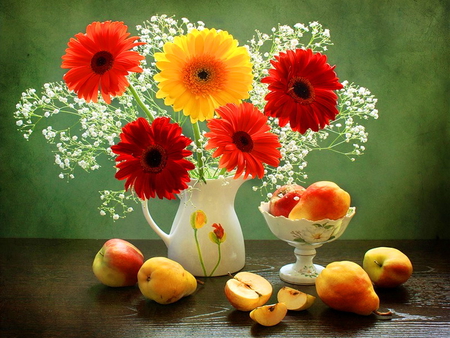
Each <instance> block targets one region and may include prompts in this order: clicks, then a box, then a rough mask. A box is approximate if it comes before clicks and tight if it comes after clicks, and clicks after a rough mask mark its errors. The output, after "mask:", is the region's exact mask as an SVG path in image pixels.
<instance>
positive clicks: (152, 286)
mask: <svg viewBox="0 0 450 338" xmlns="http://www.w3.org/2000/svg"><path fill="white" fill-rule="evenodd" d="M137 277H138V285H139V290H141V292H142V294H143V295H144V296H145V297H147V298H148V299H152V300H154V301H155V302H157V303H159V304H171V303H174V302H176V301H178V300H180V299H181V298H183V297H187V296H190V295H191V294H193V293H194V291H195V290H197V280H196V279H195V277H194V276H193V275H192V274H191V273H190V272H188V271H186V270H185V269H184V268H183V266H182V265H181V264H179V263H178V262H175V261H173V260H171V259H169V258H166V257H152V258H150V259H148V260H147V261H145V263H144V264H143V265H142V267H141V268H140V270H139V272H138V275H137Z"/></svg>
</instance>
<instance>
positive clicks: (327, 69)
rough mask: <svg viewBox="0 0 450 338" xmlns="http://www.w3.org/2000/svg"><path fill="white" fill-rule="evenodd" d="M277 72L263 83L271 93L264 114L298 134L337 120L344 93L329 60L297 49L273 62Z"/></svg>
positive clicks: (270, 71)
mask: <svg viewBox="0 0 450 338" xmlns="http://www.w3.org/2000/svg"><path fill="white" fill-rule="evenodd" d="M271 64H272V66H273V67H274V68H272V69H270V70H269V76H267V77H265V78H263V79H262V80H261V82H263V83H267V84H268V85H269V86H268V89H269V91H270V92H269V93H268V94H267V95H266V97H265V99H266V101H267V104H266V106H265V108H264V113H265V114H266V115H267V116H272V117H277V118H278V119H279V124H280V126H282V127H283V126H285V125H286V124H287V123H289V124H290V127H291V129H292V130H294V131H298V132H300V133H302V134H303V133H305V132H306V131H307V130H308V129H311V130H313V131H318V130H320V129H323V128H325V126H326V125H328V124H329V121H330V120H334V119H335V117H336V115H337V114H338V113H339V111H338V110H337V108H336V105H337V95H336V94H335V93H334V90H338V89H342V85H341V84H340V83H339V79H338V78H337V77H336V73H335V72H334V68H335V67H332V66H330V65H329V64H327V57H326V56H325V55H322V54H320V53H315V54H314V53H313V52H312V50H310V49H308V50H302V49H297V50H295V51H292V50H288V51H286V53H280V54H279V55H277V56H276V57H275V60H272V61H271Z"/></svg>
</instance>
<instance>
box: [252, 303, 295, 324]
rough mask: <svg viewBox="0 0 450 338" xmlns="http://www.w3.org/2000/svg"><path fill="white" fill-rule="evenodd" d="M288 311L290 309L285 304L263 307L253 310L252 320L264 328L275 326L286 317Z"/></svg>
mask: <svg viewBox="0 0 450 338" xmlns="http://www.w3.org/2000/svg"><path fill="white" fill-rule="evenodd" d="M287 311H288V309H287V307H286V304H284V303H276V304H273V305H263V306H259V307H257V308H256V309H254V310H252V311H251V312H250V318H251V319H253V320H254V321H255V322H257V323H258V324H261V325H263V326H274V325H277V324H278V323H279V322H281V321H282V320H283V319H284V317H286V314H287Z"/></svg>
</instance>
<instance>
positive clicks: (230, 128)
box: [205, 102, 281, 178]
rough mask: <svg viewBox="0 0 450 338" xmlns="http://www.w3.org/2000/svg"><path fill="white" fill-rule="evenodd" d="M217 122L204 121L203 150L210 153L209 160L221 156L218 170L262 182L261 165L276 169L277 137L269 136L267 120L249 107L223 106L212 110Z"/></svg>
mask: <svg viewBox="0 0 450 338" xmlns="http://www.w3.org/2000/svg"><path fill="white" fill-rule="evenodd" d="M216 112H217V114H218V115H219V116H220V117H221V118H220V119H219V118H217V119H212V120H209V121H208V125H207V126H208V128H209V129H210V132H208V133H206V134H205V136H206V137H208V138H209V140H208V143H207V144H206V146H205V148H206V149H214V148H217V149H216V150H215V152H214V153H213V155H212V156H213V157H219V156H222V157H221V158H220V160H219V167H220V168H226V169H227V171H232V170H233V169H237V170H236V174H235V176H234V177H235V178H238V177H239V176H241V175H242V174H243V173H244V178H247V177H248V176H249V175H251V176H253V177H256V176H257V177H259V178H262V177H263V176H264V167H263V163H266V164H268V165H271V166H274V167H276V166H278V164H279V162H280V157H281V154H280V151H279V150H278V148H279V147H280V143H279V142H278V137H277V136H276V135H275V134H273V133H271V132H270V126H269V125H268V124H267V117H266V116H264V114H262V113H261V112H260V111H259V110H258V109H257V108H256V107H255V106H254V105H253V104H251V103H248V102H244V103H242V104H240V105H235V104H231V103H229V104H227V105H226V106H223V107H220V108H218V109H217V110H216Z"/></svg>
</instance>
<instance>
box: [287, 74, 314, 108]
mask: <svg viewBox="0 0 450 338" xmlns="http://www.w3.org/2000/svg"><path fill="white" fill-rule="evenodd" d="M288 93H289V95H290V96H291V97H292V98H294V99H295V100H296V101H297V102H299V103H301V104H311V103H313V102H314V99H315V92H314V87H313V86H312V84H311V82H309V80H308V79H305V78H303V77H294V78H292V79H291V81H290V82H289V89H288Z"/></svg>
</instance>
